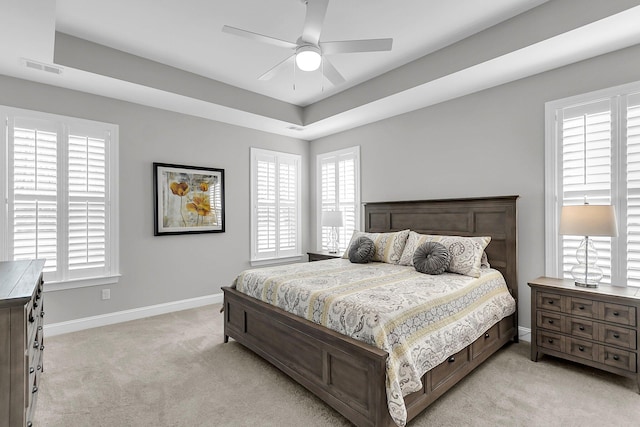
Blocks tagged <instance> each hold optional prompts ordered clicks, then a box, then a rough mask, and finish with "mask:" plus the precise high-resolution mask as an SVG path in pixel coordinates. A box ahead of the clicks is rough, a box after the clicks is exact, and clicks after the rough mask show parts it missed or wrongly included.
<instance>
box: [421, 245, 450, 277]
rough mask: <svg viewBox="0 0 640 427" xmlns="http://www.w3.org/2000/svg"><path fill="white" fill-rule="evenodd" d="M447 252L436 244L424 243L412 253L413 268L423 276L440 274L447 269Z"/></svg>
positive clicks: (448, 261) (442, 246)
mask: <svg viewBox="0 0 640 427" xmlns="http://www.w3.org/2000/svg"><path fill="white" fill-rule="evenodd" d="M450 262H451V258H449V251H447V248H445V247H444V245H443V244H441V243H438V242H424V243H423V244H421V245H420V246H418V248H417V249H416V251H415V252H414V253H413V266H414V267H415V269H416V271H419V272H420V273H425V274H442V273H444V272H445V271H446V269H447V268H449V263H450Z"/></svg>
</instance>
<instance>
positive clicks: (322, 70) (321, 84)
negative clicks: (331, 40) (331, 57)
mask: <svg viewBox="0 0 640 427" xmlns="http://www.w3.org/2000/svg"><path fill="white" fill-rule="evenodd" d="M320 67H322V69H321V70H320V74H321V76H320V92H323V93H324V58H322V62H320Z"/></svg>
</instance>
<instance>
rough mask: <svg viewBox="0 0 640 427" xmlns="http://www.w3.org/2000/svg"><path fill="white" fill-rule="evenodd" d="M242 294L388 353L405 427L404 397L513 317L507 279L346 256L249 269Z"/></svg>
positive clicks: (392, 406)
mask: <svg viewBox="0 0 640 427" xmlns="http://www.w3.org/2000/svg"><path fill="white" fill-rule="evenodd" d="M233 287H235V288H236V289H237V290H238V291H240V292H242V293H244V294H247V295H249V296H251V297H253V298H256V299H259V300H261V301H263V302H266V303H268V304H271V305H274V306H277V307H279V308H281V309H283V310H285V311H287V312H289V313H292V314H294V315H297V316H299V317H303V318H305V319H307V320H310V321H312V322H314V323H317V324H319V325H322V326H325V327H327V328H329V329H332V330H334V331H336V332H339V333H341V334H343V335H347V336H349V337H352V338H354V339H357V340H360V341H363V342H365V343H367V344H370V345H373V346H375V347H377V348H380V349H382V350H384V351H386V352H387V353H388V354H389V357H388V359H387V366H386V375H387V383H386V386H387V387H386V388H387V390H386V391H387V402H388V406H389V413H390V414H391V417H392V418H393V420H394V421H395V422H396V424H398V425H400V426H404V425H405V424H406V418H407V412H406V407H405V404H404V399H403V397H404V396H406V395H407V394H410V393H413V392H415V391H418V390H420V389H421V388H422V383H421V378H422V376H423V375H424V374H425V373H426V372H427V371H429V370H431V369H432V368H434V367H436V366H437V365H439V364H440V363H442V362H443V361H444V360H446V359H447V358H448V357H449V356H450V355H452V354H455V353H457V352H459V351H460V350H462V349H463V348H465V347H467V346H468V345H470V344H471V343H472V342H473V341H475V340H476V339H477V338H479V337H480V336H481V335H482V334H483V333H484V332H485V331H486V330H488V329H489V328H490V327H491V326H493V325H494V324H496V323H498V322H499V321H500V320H501V319H503V318H504V317H507V316H509V315H511V314H512V313H514V312H515V310H516V303H515V300H514V299H513V297H511V294H510V293H509V290H508V289H507V286H506V283H505V280H504V278H503V276H502V274H501V273H500V272H499V271H497V270H494V269H491V268H482V270H481V274H480V277H478V278H472V277H468V276H463V275H460V274H454V273H444V274H441V275H436V276H434V275H427V274H422V273H419V272H417V271H416V270H415V269H414V268H413V267H408V266H400V265H394V264H387V263H381V262H373V263H368V264H352V263H351V262H349V260H347V259H332V260H326V261H317V262H311V263H299V264H288V265H284V266H274V267H266V268H259V269H252V270H246V271H244V272H242V273H240V274H239V275H238V277H237V278H236V279H235V281H234V283H233Z"/></svg>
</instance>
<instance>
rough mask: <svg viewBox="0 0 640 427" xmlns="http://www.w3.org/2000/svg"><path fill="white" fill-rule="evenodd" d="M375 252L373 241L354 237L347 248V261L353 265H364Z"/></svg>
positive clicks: (362, 237) (363, 237)
mask: <svg viewBox="0 0 640 427" xmlns="http://www.w3.org/2000/svg"><path fill="white" fill-rule="evenodd" d="M375 250H376V247H375V244H374V243H373V240H371V239H370V238H368V237H365V236H360V237H356V239H355V240H354V241H353V242H352V243H351V247H350V248H349V261H351V262H353V263H355V264H366V263H368V262H369V261H371V259H373V254H374V252H375Z"/></svg>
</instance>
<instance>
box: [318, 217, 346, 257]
mask: <svg viewBox="0 0 640 427" xmlns="http://www.w3.org/2000/svg"><path fill="white" fill-rule="evenodd" d="M321 223H322V226H323V227H331V233H330V234H329V253H332V254H335V253H337V252H338V229H337V227H342V212H341V211H323V212H322V222H321Z"/></svg>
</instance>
